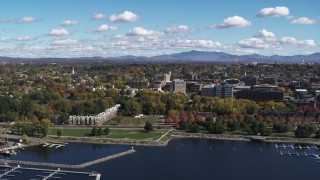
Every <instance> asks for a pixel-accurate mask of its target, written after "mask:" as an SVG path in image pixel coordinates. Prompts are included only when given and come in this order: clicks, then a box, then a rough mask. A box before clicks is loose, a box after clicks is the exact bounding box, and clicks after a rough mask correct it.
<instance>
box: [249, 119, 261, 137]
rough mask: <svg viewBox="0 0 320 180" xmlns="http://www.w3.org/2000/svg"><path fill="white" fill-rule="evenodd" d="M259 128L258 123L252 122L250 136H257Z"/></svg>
mask: <svg viewBox="0 0 320 180" xmlns="http://www.w3.org/2000/svg"><path fill="white" fill-rule="evenodd" d="M259 127H260V123H259V122H258V121H253V122H252V124H251V126H250V129H251V132H252V134H254V135H257V134H258V133H259Z"/></svg>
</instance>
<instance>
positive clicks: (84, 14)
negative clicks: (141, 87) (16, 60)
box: [0, 0, 320, 57]
mask: <svg viewBox="0 0 320 180" xmlns="http://www.w3.org/2000/svg"><path fill="white" fill-rule="evenodd" d="M319 7H320V1H318V0H303V1H301V0H221V1H218V0H54V1H43V0H23V1H22V0H2V1H1V6H0V56H9V57H88V56H102V57H113V56H126V55H136V56H154V55H159V54H170V53H176V52H184V51H189V50H201V51H221V52H226V53H231V54H254V53H258V54H263V55H294V54H311V53H314V52H320V11H319Z"/></svg>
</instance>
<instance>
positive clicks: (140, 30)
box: [127, 27, 160, 36]
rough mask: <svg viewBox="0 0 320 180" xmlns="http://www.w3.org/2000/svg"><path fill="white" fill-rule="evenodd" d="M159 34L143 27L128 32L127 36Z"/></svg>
mask: <svg viewBox="0 0 320 180" xmlns="http://www.w3.org/2000/svg"><path fill="white" fill-rule="evenodd" d="M159 34H160V33H159V32H157V31H153V30H147V29H144V28H143V27H135V28H133V29H129V30H128V32H127V36H157V35H159Z"/></svg>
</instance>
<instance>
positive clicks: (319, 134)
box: [315, 130, 320, 139]
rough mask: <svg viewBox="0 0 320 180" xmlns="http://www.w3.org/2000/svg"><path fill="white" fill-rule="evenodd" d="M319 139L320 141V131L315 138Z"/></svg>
mask: <svg viewBox="0 0 320 180" xmlns="http://www.w3.org/2000/svg"><path fill="white" fill-rule="evenodd" d="M315 137H316V138H317V139H320V130H318V131H317V132H316V136H315Z"/></svg>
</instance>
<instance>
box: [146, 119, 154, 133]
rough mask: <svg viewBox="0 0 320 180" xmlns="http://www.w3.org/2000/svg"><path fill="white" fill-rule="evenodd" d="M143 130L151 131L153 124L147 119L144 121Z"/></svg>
mask: <svg viewBox="0 0 320 180" xmlns="http://www.w3.org/2000/svg"><path fill="white" fill-rule="evenodd" d="M144 130H146V131H147V132H150V131H153V126H152V124H151V123H150V122H149V121H147V122H146V124H145V126H144Z"/></svg>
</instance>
